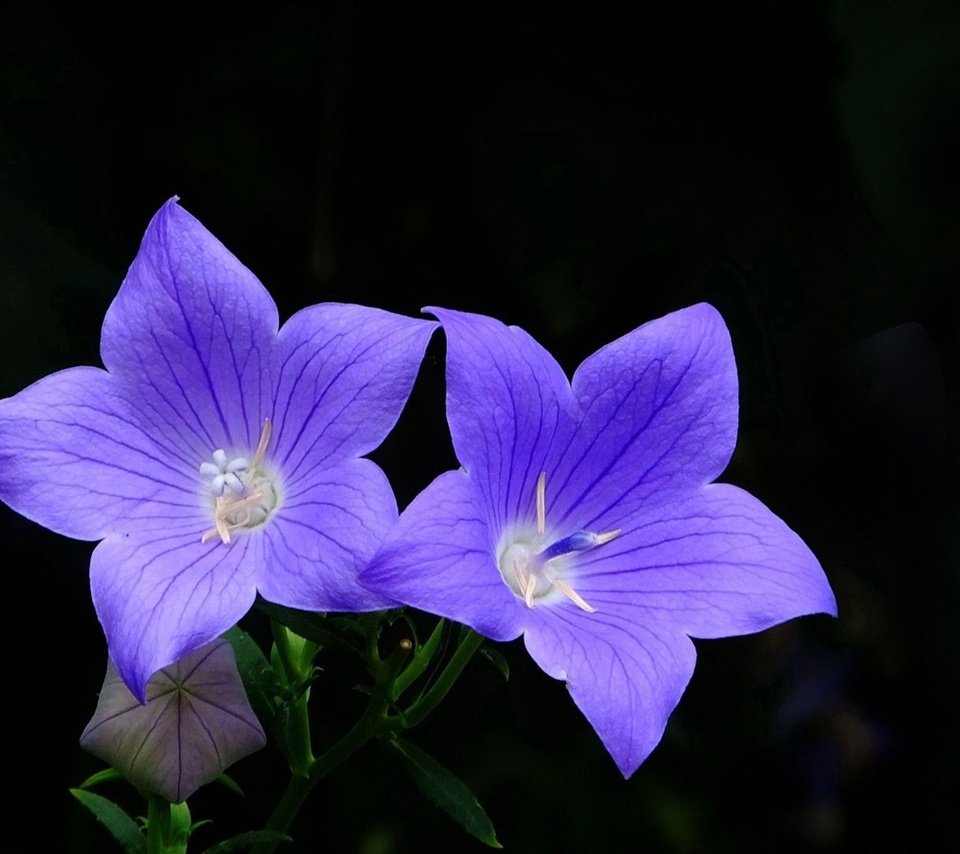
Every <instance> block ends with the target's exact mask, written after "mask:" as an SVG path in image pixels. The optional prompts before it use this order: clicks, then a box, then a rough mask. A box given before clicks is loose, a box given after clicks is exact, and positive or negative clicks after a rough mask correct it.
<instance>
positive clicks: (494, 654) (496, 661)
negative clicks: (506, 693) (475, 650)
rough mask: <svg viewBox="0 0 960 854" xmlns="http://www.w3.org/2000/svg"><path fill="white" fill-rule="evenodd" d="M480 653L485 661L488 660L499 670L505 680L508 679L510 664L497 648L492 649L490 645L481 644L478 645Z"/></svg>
mask: <svg viewBox="0 0 960 854" xmlns="http://www.w3.org/2000/svg"><path fill="white" fill-rule="evenodd" d="M480 655H482V656H483V657H484V658H485V659H487V661H489V662H490V663H491V664H492V665H493V666H494V667H496V668H497V670H499V671H500V674H501V675H502V676H503V679H504V681H505V682H507V681H509V679H510V665H509V664H507V660H506V659H505V658H504V657H503V654H502V653H501V652H500V650H498V649H494V648H493V647H491V646H482V647H480Z"/></svg>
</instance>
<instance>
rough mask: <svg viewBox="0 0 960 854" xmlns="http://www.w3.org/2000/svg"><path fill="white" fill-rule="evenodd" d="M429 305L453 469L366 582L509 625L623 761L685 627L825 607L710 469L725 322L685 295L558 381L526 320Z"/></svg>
mask: <svg viewBox="0 0 960 854" xmlns="http://www.w3.org/2000/svg"><path fill="white" fill-rule="evenodd" d="M428 310H429V311H430V312H431V313H433V314H435V315H437V316H438V317H439V318H440V320H441V323H442V324H443V327H444V331H445V332H446V337H447V419H448V421H449V423H450V432H451V435H452V437H453V444H454V449H455V450H456V453H457V457H458V458H459V460H460V463H461V465H462V469H460V470H458V471H451V472H447V473H446V474H442V475H441V476H440V477H438V478H437V479H436V480H435V481H434V482H433V483H431V484H430V485H429V486H428V487H427V488H426V489H425V490H424V491H423V492H422V493H421V494H420V495H419V496H418V497H417V498H416V499H415V500H414V501H413V503H412V504H411V505H410V506H409V507H408V508H407V509H406V510H405V511H404V513H403V514H402V515H401V517H400V521H399V523H398V524H397V526H396V527H395V528H394V529H393V530H392V531H391V533H390V534H389V535H388V536H387V539H386V540H385V542H384V544H383V546H382V548H381V550H380V551H379V552H378V554H377V556H376V557H374V559H373V561H372V562H371V564H370V565H369V567H368V569H367V570H366V571H365V572H364V573H363V575H362V576H361V577H362V580H363V581H364V583H366V584H368V585H369V586H370V588H371V589H372V590H376V591H377V592H378V593H381V594H383V595H386V596H390V597H392V598H394V599H396V600H397V601H399V602H404V603H408V604H410V605H413V606H415V607H417V608H421V609H423V610H426V611H431V612H433V613H436V614H440V615H442V616H444V617H449V618H451V619H454V620H457V621H459V622H462V623H466V624H467V625H469V626H472V627H473V628H474V629H476V630H477V631H478V632H480V633H482V634H484V635H486V636H487V637H489V638H492V639H494V640H499V641H506V640H511V639H513V638H516V637H518V636H519V635H523V638H524V642H525V644H526V647H527V650H528V652H529V653H530V655H531V656H533V658H534V660H535V661H536V662H537V664H539V665H540V667H541V668H543V670H544V671H546V672H547V673H548V674H549V675H550V676H553V677H554V678H556V679H563V680H565V681H566V682H567V684H568V687H569V689H570V693H571V695H572V696H573V699H574V701H575V702H576V704H577V705H578V706H579V708H580V709H581V711H582V712H583V713H584V714H585V715H586V717H587V719H588V720H589V721H590V723H591V724H592V725H593V727H594V729H595V730H596V731H597V733H598V734H599V736H600V738H601V739H602V741H603V743H604V744H605V745H606V747H607V749H608V750H609V751H610V753H611V754H612V756H613V758H614V760H615V761H616V763H617V766H618V767H619V768H620V770H621V772H622V773H623V774H624V776H629V775H630V774H632V773H633V772H634V771H635V770H636V769H637V767H638V766H639V765H640V763H641V762H643V760H644V759H645V758H646V757H647V755H648V754H649V753H650V751H651V750H652V749H653V748H654V747H655V746H656V745H657V743H658V741H659V740H660V738H661V736H662V734H663V730H664V727H665V726H666V722H667V717H668V716H669V714H670V712H671V711H672V710H673V708H674V707H675V706H676V704H677V702H678V701H679V699H680V695H681V694H682V693H683V690H684V688H685V687H686V684H687V682H688V681H689V679H690V676H691V674H692V672H693V666H694V659H695V651H694V646H693V644H692V643H691V641H690V639H689V638H690V637H698V638H714V637H722V636H726V635H738V634H745V633H748V632H755V631H759V630H761V629H764V628H767V627H768V626H772V625H774V624H776V623H779V622H781V621H783V620H787V619H790V618H791V617H796V616H799V615H801V614H811V613H817V612H826V613H830V614H834V613H835V609H836V605H835V602H834V597H833V593H832V592H831V590H830V586H829V584H828V583H827V580H826V578H825V577H824V574H823V571H822V569H821V568H820V565H819V563H818V562H817V560H816V558H815V557H814V556H813V554H811V552H810V550H809V549H808V548H807V547H806V546H805V545H804V544H803V542H802V541H801V540H800V538H799V537H798V536H797V535H796V534H795V533H793V531H791V530H790V529H789V528H788V527H787V526H786V525H785V524H784V523H783V522H782V521H781V520H780V519H779V518H777V517H776V516H774V515H773V513H771V512H770V511H769V510H768V509H767V508H766V507H764V505H762V504H761V503H760V502H759V501H757V500H756V499H755V498H753V497H752V496H750V495H748V494H747V493H745V492H743V491H742V490H740V489H738V488H737V487H735V486H729V485H727V484H717V483H711V481H712V480H714V479H715V478H716V477H717V476H718V475H719V474H720V473H721V472H722V471H723V469H724V467H725V466H726V464H727V462H728V461H729V459H730V455H731V454H732V452H733V447H734V444H735V441H736V432H737V374H736V366H735V364H734V359H733V352H732V349H731V345H730V337H729V334H728V332H727V330H726V327H725V326H724V323H723V320H722V319H721V318H720V316H719V314H718V313H717V312H716V311H715V310H714V309H713V308H712V307H711V306H709V305H705V304H701V305H696V306H693V307H692V308H688V309H685V310H683V311H678V312H675V313H674V314H670V315H668V316H666V317H664V318H661V319H659V320H655V321H653V322H651V323H647V324H645V325H644V326H641V327H640V328H638V329H636V330H634V331H633V332H631V333H629V334H628V335H625V336H624V337H622V338H620V339H618V340H617V341H614V342H613V343H612V344H609V345H607V346H606V347H604V348H602V349H601V350H599V351H598V352H597V353H595V354H594V355H592V356H591V357H590V358H588V359H587V360H586V361H585V362H584V363H583V364H582V365H581V366H580V367H579V368H578V369H577V372H576V374H575V375H574V378H573V383H572V384H571V383H570V382H569V381H568V380H567V378H566V376H565V375H564V373H563V371H562V370H561V369H560V367H559V366H558V365H557V363H556V361H554V359H553V358H552V357H551V356H550V354H549V353H547V352H546V351H545V350H544V349H543V348H542V347H541V346H540V345H539V344H537V342H536V341H534V340H533V339H532V338H530V336H529V335H527V334H526V333H525V332H524V331H523V330H521V329H518V328H516V327H509V328H508V327H506V326H504V325H503V324H501V323H499V322H498V321H496V320H492V319H491V318H488V317H482V316H480V315H473V314H463V313H460V312H455V311H449V310H447V309H428Z"/></svg>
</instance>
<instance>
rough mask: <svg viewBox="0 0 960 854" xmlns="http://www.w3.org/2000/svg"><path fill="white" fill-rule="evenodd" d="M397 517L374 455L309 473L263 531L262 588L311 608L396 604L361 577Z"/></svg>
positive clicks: (355, 608) (280, 599)
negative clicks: (372, 460)
mask: <svg viewBox="0 0 960 854" xmlns="http://www.w3.org/2000/svg"><path fill="white" fill-rule="evenodd" d="M288 489H289V487H288ZM396 519H397V503H396V499H395V498H394V496H393V490H392V489H391V488H390V484H389V483H388V482H387V478H386V475H384V473H383V472H382V471H381V470H380V468H379V467H378V466H377V465H376V464H374V463H372V462H370V460H365V459H360V460H348V461H347V462H345V463H343V464H341V465H339V466H337V467H336V468H324V469H317V470H314V471H312V472H311V473H310V474H309V475H304V476H303V477H301V479H300V480H299V481H298V482H297V484H296V486H295V487H293V488H292V490H290V491H288V493H287V494H285V495H284V497H283V499H282V504H281V505H280V506H279V507H278V509H277V512H276V514H275V516H274V517H273V518H272V519H271V520H270V521H269V522H268V523H267V524H266V525H264V527H263V528H262V535H263V538H264V565H263V571H262V573H261V574H260V576H259V578H258V585H257V586H258V588H259V590H260V593H261V594H262V595H263V597H264V598H265V599H268V600H270V601H271V602H276V603H278V604H280V605H287V606H289V607H291V608H302V609H304V610H309V611H374V610H377V609H380V608H389V607H391V606H392V605H393V604H394V603H393V602H392V601H390V600H388V599H384V598H383V597H382V596H377V595H375V594H373V593H371V592H370V590H368V589H367V588H366V587H364V586H362V585H361V584H360V581H359V574H360V571H361V570H362V569H363V568H364V567H365V566H366V564H367V561H368V560H369V559H370V558H371V557H372V556H373V553H374V552H375V551H376V549H377V547H378V546H379V545H380V543H381V541H382V539H383V536H384V534H385V533H386V532H387V530H388V529H389V527H390V526H391V525H392V524H393V523H394V522H395V521H396Z"/></svg>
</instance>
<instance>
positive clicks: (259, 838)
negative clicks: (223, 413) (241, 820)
mask: <svg viewBox="0 0 960 854" xmlns="http://www.w3.org/2000/svg"><path fill="white" fill-rule="evenodd" d="M278 842H293V840H292V839H291V838H290V837H289V836H287V834H285V833H281V832H280V831H279V830H249V831H247V832H246V833H238V834H237V835H236V836H231V837H230V838H229V839H224V840H223V842H218V843H217V844H216V845H214V846H213V847H212V848H208V849H207V850H206V851H204V852H203V854H229V852H231V851H246V850H247V849H248V848H251V847H253V846H254V845H269V844H271V843H273V844H274V845H276V844H277V843H278Z"/></svg>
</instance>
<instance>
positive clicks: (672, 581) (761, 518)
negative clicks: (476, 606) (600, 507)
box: [575, 483, 837, 638]
mask: <svg viewBox="0 0 960 854" xmlns="http://www.w3.org/2000/svg"><path fill="white" fill-rule="evenodd" d="M578 570H579V573H580V574H579V576H578V578H577V581H576V584H575V586H576V589H577V592H578V593H580V595H581V596H583V598H584V599H586V601H588V602H589V603H590V604H591V605H592V606H593V607H594V608H596V609H597V612H598V614H612V615H616V616H617V617H622V618H623V619H626V620H630V621H632V622H634V623H637V624H644V625H652V624H656V623H661V624H664V625H669V626H672V627H673V628H674V629H675V630H676V631H677V632H685V633H686V634H689V635H691V636H693V637H699V638H716V637H727V636H730V635H742V634H748V633H751V632H758V631H761V630H762V629H766V628H768V627H770V626H773V625H776V624H777V623H782V622H783V621H785V620H789V619H792V618H794V617H800V616H803V615H805V614H817V613H824V614H832V615H836V613H837V606H836V601H835V599H834V596H833V592H832V591H831V589H830V585H829V583H828V582H827V579H826V576H825V575H824V573H823V570H822V569H821V567H820V564H819V562H818V561H817V559H816V558H815V557H814V556H813V553H812V552H811V551H810V549H808V548H807V546H806V545H805V544H804V543H803V541H802V540H801V539H800V537H798V536H797V535H796V534H795V533H794V532H793V531H791V530H790V528H788V527H787V525H786V524H785V523H784V522H783V521H782V520H781V519H779V518H778V517H777V516H775V515H774V514H773V513H772V512H771V511H770V510H768V509H767V508H766V507H765V506H764V505H763V504H761V503H760V502H759V501H758V500H757V499H756V498H754V497H753V496H752V495H750V494H748V493H746V492H744V491H743V490H742V489H738V488H737V487H735V486H730V485H729V484H722V483H716V484H710V485H708V486H705V487H703V488H702V489H700V490H698V491H697V492H695V493H693V494H692V495H689V496H684V497H683V498H678V499H677V500H676V501H673V502H671V503H669V504H664V505H656V506H652V507H650V508H648V509H647V511H646V512H645V513H644V514H643V516H642V517H640V518H638V519H637V520H636V521H635V522H633V523H631V524H630V526H629V527H627V528H626V529H625V530H624V532H623V534H622V535H621V536H619V537H617V538H616V539H615V540H613V541H612V542H609V543H607V544H605V545H603V546H601V547H599V548H597V549H595V550H594V551H592V552H590V553H588V554H587V555H584V556H583V558H582V559H581V563H580V564H579V566H578Z"/></svg>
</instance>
